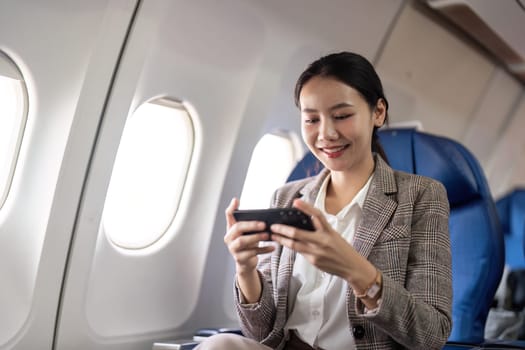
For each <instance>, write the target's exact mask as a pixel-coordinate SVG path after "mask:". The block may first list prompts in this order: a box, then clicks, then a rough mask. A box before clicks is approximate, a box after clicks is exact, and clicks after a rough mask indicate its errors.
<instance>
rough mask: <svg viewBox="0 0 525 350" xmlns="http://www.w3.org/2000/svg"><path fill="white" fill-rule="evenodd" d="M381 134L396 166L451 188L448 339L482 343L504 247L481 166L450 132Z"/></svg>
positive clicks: (389, 155)
mask: <svg viewBox="0 0 525 350" xmlns="http://www.w3.org/2000/svg"><path fill="white" fill-rule="evenodd" d="M379 137H380V141H381V143H382V145H383V147H384V149H385V152H386V154H387V157H388V160H389V162H390V165H391V166H392V167H393V168H395V169H400V170H404V171H408V172H412V173H415V174H419V175H424V176H428V177H431V178H434V179H436V180H438V181H440V182H441V183H443V185H444V186H445V188H446V189H447V195H448V199H449V203H450V222H449V223H450V225H449V228H450V240H451V249H452V276H453V278H452V286H453V293H454V297H453V302H452V319H453V322H452V324H453V326H452V333H451V335H450V337H449V341H452V342H460V343H471V344H472V343H474V344H480V343H483V342H484V329H485V322H486V319H487V314H488V312H489V309H490V307H491V304H492V302H493V299H494V295H495V293H496V289H497V287H498V284H499V282H500V280H501V275H502V273H503V268H504V259H505V251H504V242H503V233H502V230H501V225H500V223H499V219H498V215H497V210H496V206H495V203H494V200H493V198H492V196H491V194H490V189H489V187H488V183H487V181H486V178H485V175H484V173H483V170H482V169H481V166H480V165H479V163H478V161H477V160H476V158H475V157H474V156H473V155H472V153H470V152H469V151H468V150H467V149H466V148H465V147H464V146H462V145H461V144H460V143H458V142H456V141H453V140H451V139H448V138H445V137H440V136H436V135H431V134H428V133H424V132H419V131H416V130H414V129H387V130H382V131H380V132H379Z"/></svg>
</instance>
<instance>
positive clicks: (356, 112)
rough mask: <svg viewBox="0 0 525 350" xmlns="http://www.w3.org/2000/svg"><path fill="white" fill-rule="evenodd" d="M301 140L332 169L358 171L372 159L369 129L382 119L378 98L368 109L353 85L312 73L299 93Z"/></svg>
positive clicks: (379, 123)
mask: <svg viewBox="0 0 525 350" xmlns="http://www.w3.org/2000/svg"><path fill="white" fill-rule="evenodd" d="M299 105H300V108H301V130H302V135H303V140H304V142H305V143H306V145H307V146H308V148H309V149H310V151H312V153H313V154H314V155H315V156H316V157H317V158H318V159H319V160H320V161H321V162H322V163H323V164H324V166H325V167H326V168H328V169H330V170H332V171H358V170H360V169H362V168H361V167H365V166H367V164H370V163H369V161H370V160H371V159H372V151H371V144H372V131H373V129H374V126H381V125H383V122H384V120H385V105H384V101H383V100H382V99H380V100H379V101H378V103H377V106H376V108H374V110H373V111H371V110H370V107H369V106H368V103H367V102H366V100H365V99H364V98H363V97H362V96H361V94H360V93H359V92H358V91H357V90H355V89H354V88H352V87H350V86H349V85H346V84H344V83H342V82H340V81H338V80H336V79H333V78H329V77H319V76H317V77H314V78H312V79H310V80H309V81H308V82H307V83H306V84H305V85H304V86H303V88H302V90H301V93H300V95H299Z"/></svg>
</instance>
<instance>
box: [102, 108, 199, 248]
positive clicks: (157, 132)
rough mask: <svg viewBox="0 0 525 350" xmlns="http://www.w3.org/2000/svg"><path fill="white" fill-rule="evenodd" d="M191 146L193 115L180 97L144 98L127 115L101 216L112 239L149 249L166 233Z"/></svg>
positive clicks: (181, 188) (181, 185)
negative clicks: (176, 98)
mask: <svg viewBox="0 0 525 350" xmlns="http://www.w3.org/2000/svg"><path fill="white" fill-rule="evenodd" d="M193 145H194V129H193V124H192V121H191V117H190V115H189V113H188V111H187V110H186V109H185V108H184V106H183V105H182V104H180V103H178V102H174V101H171V100H167V99H158V100H155V101H151V102H148V103H144V104H142V105H141V106H140V107H139V108H137V110H136V111H135V112H134V113H133V115H131V116H130V117H129V119H128V121H127V122H126V125H125V127H124V132H123V134H122V139H121V141H120V146H119V149H118V152H117V157H116V160H115V164H114V167H113V173H112V175H111V180H110V184H109V188H108V193H107V196H106V203H105V205H104V213H103V219H102V223H103V229H104V231H105V232H106V234H107V235H108V237H109V238H110V239H111V241H112V242H113V243H114V244H116V245H118V246H120V247H122V248H128V249H140V248H145V247H147V246H149V245H151V244H153V243H154V242H156V241H157V240H158V239H159V238H160V237H161V236H162V235H163V234H164V233H166V231H167V230H168V228H169V227H170V225H171V223H172V222H173V219H174V217H175V214H176V212H177V209H178V206H179V201H180V198H181V194H182V190H183V188H184V182H185V180H186V175H187V172H188V168H189V164H190V159H191V155H192V151H193Z"/></svg>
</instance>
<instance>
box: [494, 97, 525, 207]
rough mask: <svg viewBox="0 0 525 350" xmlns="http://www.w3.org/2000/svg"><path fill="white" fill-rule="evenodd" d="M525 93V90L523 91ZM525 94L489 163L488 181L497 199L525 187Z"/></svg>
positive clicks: (516, 105)
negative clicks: (517, 188) (524, 133)
mask: <svg viewBox="0 0 525 350" xmlns="http://www.w3.org/2000/svg"><path fill="white" fill-rule="evenodd" d="M522 91H523V90H522ZM524 131H525V94H524V93H523V92H522V93H521V99H520V100H519V101H518V102H517V103H516V104H515V109H514V110H513V111H512V113H511V114H510V115H509V117H508V119H507V120H506V123H505V125H504V128H503V130H502V132H501V137H499V139H498V141H497V142H496V143H495V144H494V151H493V153H492V155H491V158H490V160H489V162H488V166H487V169H488V174H489V177H488V180H489V184H490V185H491V189H492V191H493V195H494V197H495V198H500V197H502V196H503V195H505V194H507V192H510V191H511V190H512V189H514V188H516V187H522V188H523V187H525V167H524V165H523V164H525V137H524V135H523V132H524Z"/></svg>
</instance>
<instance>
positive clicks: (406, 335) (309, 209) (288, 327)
mask: <svg viewBox="0 0 525 350" xmlns="http://www.w3.org/2000/svg"><path fill="white" fill-rule="evenodd" d="M295 101H296V104H297V106H298V107H299V108H300V111H301V125H302V136H303V139H304V142H305V143H306V144H307V146H308V148H309V149H310V151H311V152H312V153H313V154H314V155H315V156H316V157H317V159H318V160H319V161H320V162H321V163H322V164H323V165H324V167H325V169H324V170H323V171H322V172H321V173H320V174H319V175H317V176H315V177H311V178H307V179H304V180H299V181H296V182H292V183H288V184H286V185H285V186H284V187H282V188H280V189H279V190H277V192H276V193H275V195H274V199H273V203H272V206H274V207H288V206H294V207H296V208H298V209H300V210H302V211H303V212H305V213H306V214H308V215H310V216H311V217H312V220H313V223H314V226H315V229H316V230H315V232H311V231H302V230H300V229H296V228H293V227H290V226H284V225H273V226H272V227H271V231H272V232H273V233H274V234H272V235H271V239H272V240H273V241H275V242H277V243H279V244H278V245H277V248H275V245H260V244H259V243H260V242H261V241H264V240H266V239H268V238H269V235H268V233H260V234H256V235H243V233H244V232H248V231H264V230H265V229H266V230H268V229H267V228H265V227H264V223H261V222H255V221H254V222H235V220H234V218H233V215H232V212H233V211H234V210H235V209H236V208H237V207H238V201H237V200H236V199H233V200H232V202H231V203H230V205H229V207H228V208H227V210H226V218H227V226H228V232H227V233H226V235H225V237H224V241H225V243H226V244H227V246H228V249H229V251H230V253H231V254H232V256H233V257H234V259H235V262H236V288H235V289H236V290H235V297H236V302H237V310H238V314H239V317H240V321H241V328H242V331H243V333H244V335H245V336H246V337H245V338H243V337H239V336H233V335H226V336H219V337H213V338H214V339H209V340H208V341H206V342H205V343H203V344H202V345H201V346H202V348H224V349H236V348H237V349H257V348H260V349H269V348H272V349H274V348H278V349H282V348H284V349H308V348H321V349H394V348H395V349H402V348H407V349H440V348H441V347H442V346H443V344H444V343H445V342H446V340H447V338H448V336H449V333H450V329H451V310H450V307H451V299H452V287H451V258H450V242H449V233H448V215H449V208H448V200H447V196H446V192H445V189H444V187H443V186H442V185H441V184H440V183H439V182H437V181H435V180H432V179H429V178H425V177H421V176H417V175H412V174H407V173H403V172H398V171H394V170H392V169H391V168H390V167H389V166H388V165H387V163H386V162H385V159H386V157H385V156H384V153H383V152H382V149H381V146H380V145H379V143H378V141H377V136H376V130H377V129H378V128H379V127H381V126H382V125H383V124H384V123H385V121H386V119H387V110H388V103H387V100H386V98H385V96H384V93H383V88H382V85H381V82H380V80H379V77H378V76H377V74H376V72H375V70H374V68H373V67H372V65H371V64H370V63H369V62H368V61H367V60H366V59H365V58H363V57H362V56H360V55H357V54H354V53H348V52H342V53H336V54H331V55H328V56H325V57H322V58H320V59H319V60H317V61H315V62H313V63H312V64H311V65H310V66H309V67H308V68H307V69H306V70H305V71H304V72H303V74H302V75H301V76H300V77H299V80H298V82H297V84H296V88H295ZM265 253H271V254H267V255H265V256H264V258H261V259H260V260H259V255H261V254H265Z"/></svg>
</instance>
